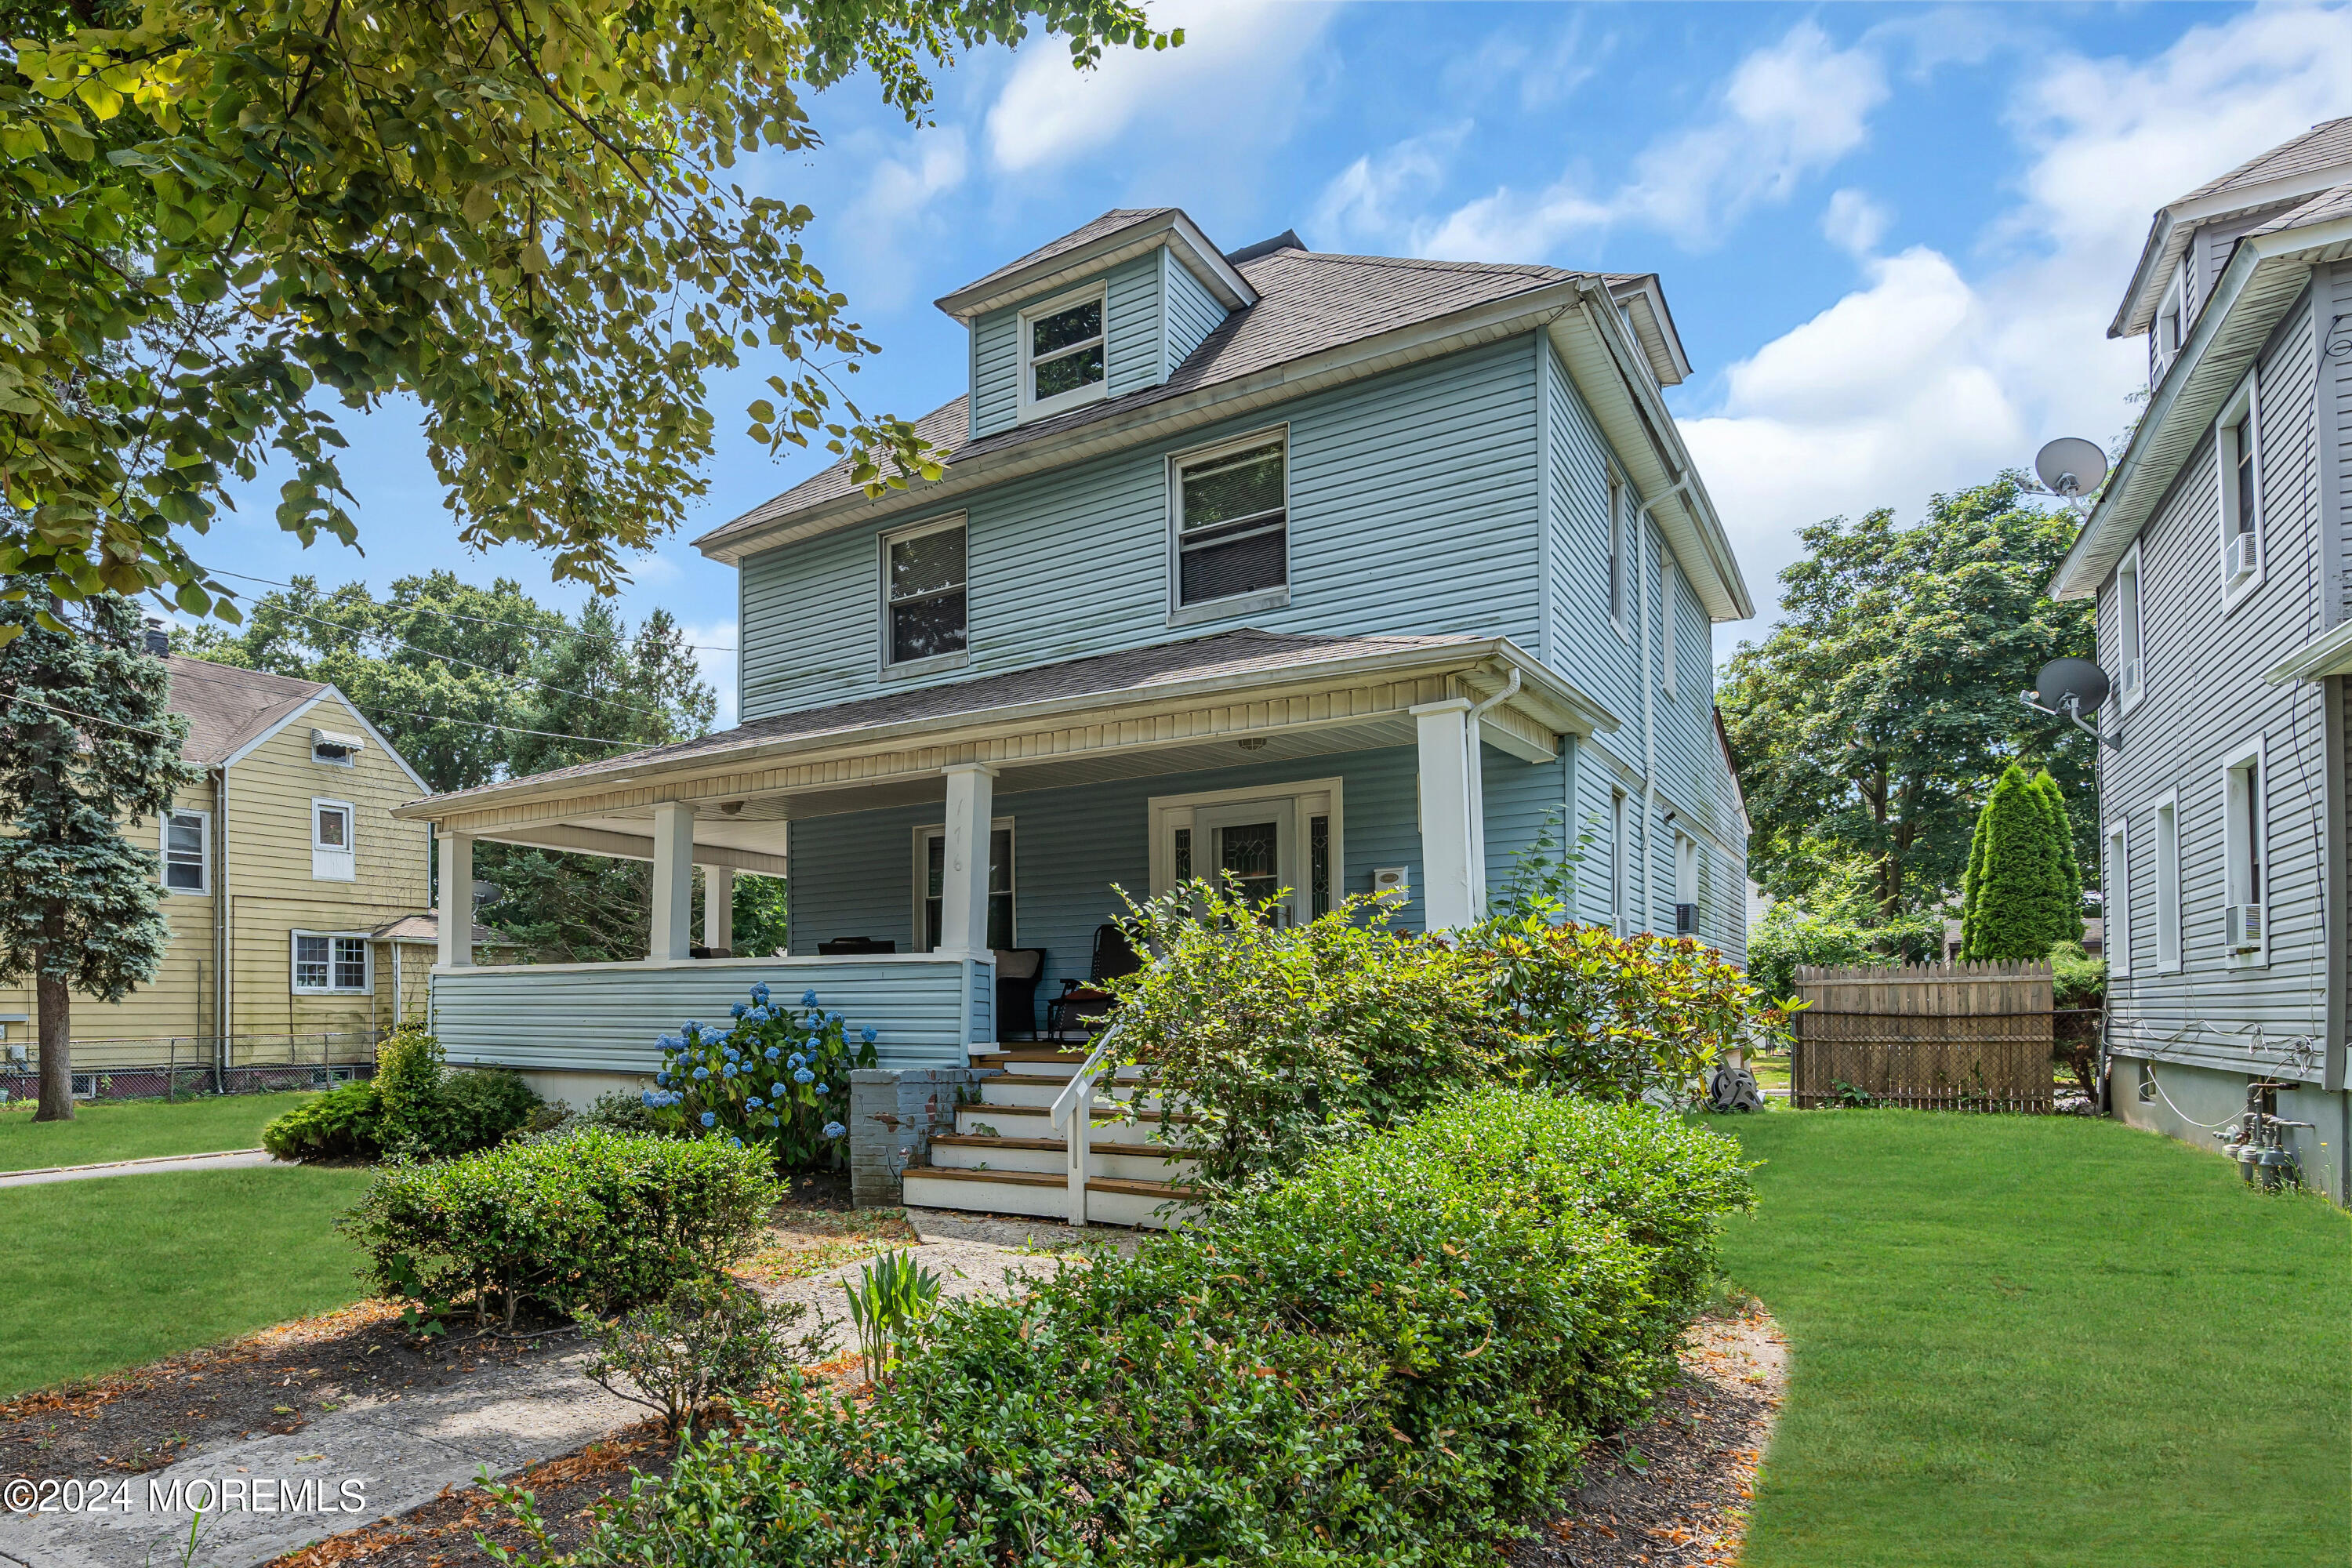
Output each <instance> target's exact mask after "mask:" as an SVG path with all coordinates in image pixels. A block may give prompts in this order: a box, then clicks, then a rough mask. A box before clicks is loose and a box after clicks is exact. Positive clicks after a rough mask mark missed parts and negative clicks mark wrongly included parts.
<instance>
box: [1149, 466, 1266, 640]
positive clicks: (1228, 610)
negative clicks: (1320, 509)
mask: <svg viewBox="0 0 2352 1568" xmlns="http://www.w3.org/2000/svg"><path fill="white" fill-rule="evenodd" d="M1268 442H1278V443H1279V444H1280V445H1281V447H1282V506H1281V508H1280V514H1279V521H1278V523H1277V524H1276V526H1278V527H1279V528H1280V529H1281V531H1282V581H1281V582H1280V583H1278V584H1273V585H1271V586H1269V587H1264V588H1244V589H1243V590H1241V591H1240V592H1238V593H1233V594H1226V595H1223V596H1221V597H1219V598H1214V599H1196V600H1193V601H1192V603H1190V604H1187V603H1185V602H1184V470H1185V469H1186V468H1201V467H1203V466H1205V465H1207V464H1210V463H1213V462H1215V461H1216V460H1217V459H1218V458H1227V457H1231V456H1233V455H1234V453H1236V452H1246V451H1248V450H1249V449H1250V448H1252V447H1263V446H1265V445H1266V444H1267V443H1268ZM1290 458H1291V449H1290V426H1289V423H1288V422H1287V421H1285V422H1284V423H1282V424H1279V425H1269V426H1265V428H1264V429H1260V430H1253V431H1251V432H1249V433H1248V434H1247V435H1244V436H1236V437H1234V438H1233V439H1231V440H1229V441H1214V442H1212V443H1210V444H1209V445H1208V446H1205V447H1188V448H1186V449H1185V450H1183V451H1181V452H1171V453H1169V454H1168V624H1169V625H1170V626H1191V625H1192V624H1194V623H1195V622H1199V621H1215V620H1223V619H1224V618H1225V617H1227V616H1244V615H1250V614H1253V613H1255V612H1256V611H1259V610H1278V609H1280V608H1282V607H1283V606H1284V605H1287V604H1289V603H1290V583H1291V560H1290V534H1291V529H1290V468H1291V463H1290ZM1260 515H1261V516H1264V515H1266V514H1263V513H1262V514H1260ZM1237 521H1243V520H1241V519H1238V518H1236V519H1231V520H1228V521H1226V522H1223V523H1219V524H1216V525H1215V526H1217V527H1220V528H1225V527H1230V526H1232V524H1233V523H1234V522H1237Z"/></svg>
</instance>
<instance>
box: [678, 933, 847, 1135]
mask: <svg viewBox="0 0 2352 1568" xmlns="http://www.w3.org/2000/svg"><path fill="white" fill-rule="evenodd" d="M730 1014H731V1015H732V1016H731V1018H730V1021H729V1022H728V1023H726V1024H724V1025H719V1026H712V1025H709V1024H704V1023H700V1022H698V1021H697V1020H695V1019H692V1018H689V1019H688V1020H687V1022H686V1024H685V1026H683V1027H682V1028H680V1029H679V1030H678V1032H677V1034H675V1035H664V1036H662V1037H661V1038H660V1039H659V1040H658V1041H656V1044H657V1045H659V1046H660V1047H661V1052H662V1065H661V1070H660V1071H658V1072H656V1073H655V1074H654V1087H653V1088H651V1089H647V1090H646V1091H645V1097H644V1098H645V1105H646V1109H647V1110H649V1111H651V1112H652V1113H653V1116H654V1118H655V1120H656V1122H657V1123H659V1124H660V1125H662V1126H664V1127H666V1128H668V1129H670V1130H673V1131H682V1132H685V1133H686V1134H688V1136H695V1135H698V1134H709V1135H713V1136H717V1137H720V1138H725V1139H727V1140H729V1141H730V1142H735V1143H739V1144H765V1145H768V1146H770V1147H771V1148H772V1150H773V1151H774V1154H775V1160H776V1163H777V1164H778V1165H779V1166H780V1167H783V1168H787V1169H793V1168H799V1167H803V1166H809V1165H814V1164H818V1163H831V1164H832V1165H834V1166H835V1167H836V1168H838V1167H839V1166H840V1165H841V1164H842V1163H844V1162H845V1154H846V1148H847V1144H846V1140H847V1138H848V1129H847V1128H846V1127H845V1125H843V1123H844V1121H845V1118H846V1117H847V1116H848V1115H849V1074H850V1071H851V1069H852V1068H870V1067H872V1066H873V1065H874V1061H875V1056H874V1031H873V1030H872V1029H860V1030H858V1031H857V1038H856V1042H855V1043H852V1041H851V1040H850V1037H849V1029H848V1022H847V1020H846V1019H845V1018H844V1017H843V1016H842V1015H840V1014H839V1013H828V1012H826V1011H825V1010H824V1008H822V1007H820V1006H819V1005H817V999H816V993H815V992H814V991H804V992H803V993H802V994H801V1003H800V1005H799V1007H797V1008H794V1007H792V1006H788V1005H784V1004H782V1003H780V1002H774V1001H772V1000H771V993H770V991H769V989H768V984H767V982H766V981H764V980H763V981H761V982H760V983H759V984H756V985H754V986H752V987H751V1001H750V1002H748V1003H745V1002H738V1003H736V1004H735V1005H734V1006H733V1007H732V1008H731V1009H730Z"/></svg>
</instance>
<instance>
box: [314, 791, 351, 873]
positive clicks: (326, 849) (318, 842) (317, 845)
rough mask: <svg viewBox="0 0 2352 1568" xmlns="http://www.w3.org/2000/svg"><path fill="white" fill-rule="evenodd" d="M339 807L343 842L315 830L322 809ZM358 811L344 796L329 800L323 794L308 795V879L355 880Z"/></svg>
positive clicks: (330, 809) (336, 808) (326, 810)
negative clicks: (332, 840) (327, 839)
mask: <svg viewBox="0 0 2352 1568" xmlns="http://www.w3.org/2000/svg"><path fill="white" fill-rule="evenodd" d="M334 810H340V811H341V812H342V814H343V842H342V843H341V844H340V845H334V844H330V843H328V842H327V841H326V839H325V838H324V837H322V836H321V835H320V832H319V819H320V815H321V814H322V813H324V812H328V811H334ZM359 837H360V814H359V810H358V808H357V807H355V806H354V805H352V803H351V802H350V801H347V800H329V799H327V798H326V797H325V796H323V795H313V796H311V797H310V879H311V880H312V881H314V882H355V881H357V880H359V874H360V871H359V860H360V854H359V851H360V846H359Z"/></svg>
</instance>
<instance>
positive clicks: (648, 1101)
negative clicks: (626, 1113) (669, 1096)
mask: <svg viewBox="0 0 2352 1568" xmlns="http://www.w3.org/2000/svg"><path fill="white" fill-rule="evenodd" d="M637 1098H638V1099H639V1100H643V1101H644V1102H645V1107H646V1110H652V1109H653V1108H654V1091H653V1090H652V1089H646V1091H645V1092H644V1093H642V1094H640V1095H638V1096H637Z"/></svg>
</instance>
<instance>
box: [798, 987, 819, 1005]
mask: <svg viewBox="0 0 2352 1568" xmlns="http://www.w3.org/2000/svg"><path fill="white" fill-rule="evenodd" d="M801 1005H802V1006H803V1007H814V1006H815V1005H816V993H815V992H814V991H813V990H811V991H803V992H802V993H801Z"/></svg>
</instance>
